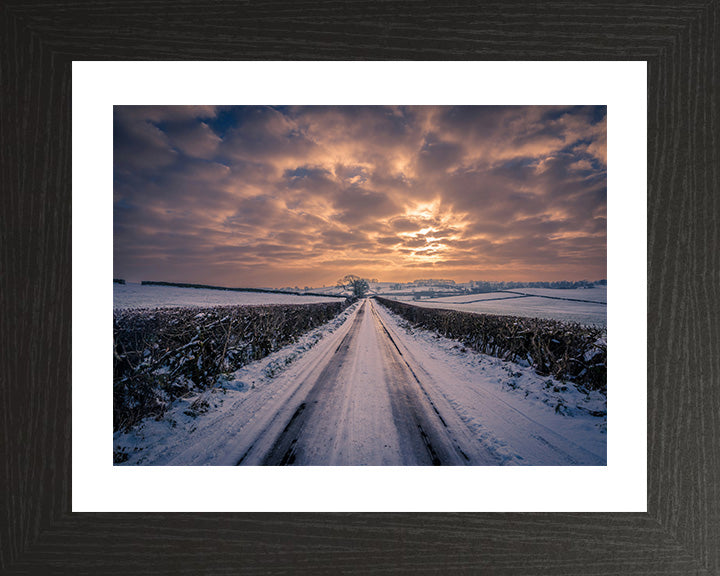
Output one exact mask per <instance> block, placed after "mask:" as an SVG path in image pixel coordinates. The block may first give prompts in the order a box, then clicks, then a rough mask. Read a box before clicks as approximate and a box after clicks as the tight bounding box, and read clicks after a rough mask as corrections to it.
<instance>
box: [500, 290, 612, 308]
mask: <svg viewBox="0 0 720 576" xmlns="http://www.w3.org/2000/svg"><path fill="white" fill-rule="evenodd" d="M511 292H523V293H524V294H536V295H538V296H551V297H553V298H576V299H578V300H593V301H595V302H603V303H605V304H607V286H593V287H592V288H578V289H571V290H557V289H553V288H515V289H513V290H511Z"/></svg>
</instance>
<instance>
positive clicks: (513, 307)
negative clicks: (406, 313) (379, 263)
mask: <svg viewBox="0 0 720 576" xmlns="http://www.w3.org/2000/svg"><path fill="white" fill-rule="evenodd" d="M513 292H515V291H513ZM516 292H524V293H527V294H530V293H535V294H538V296H520V295H519V294H512V293H509V292H489V293H485V294H467V295H463V296H451V297H448V298H430V299H422V300H412V298H410V297H398V298H395V299H396V300H402V301H404V302H409V303H411V304H414V305H416V306H424V307H427V308H447V309H450V310H460V311H462V312H477V313H480V314H501V315H507V316H525V317H529V318H549V319H553V320H561V321H563V322H577V323H579V324H585V325H592V326H602V327H605V326H607V305H606V304H605V303H604V302H606V301H607V289H606V287H596V288H589V289H582V290H553V289H549V288H519V289H517V290H516ZM540 295H542V296H550V297H552V298H543V297H541V296H540ZM387 297H389V298H392V296H390V295H387ZM554 298H576V299H578V300H593V301H595V302H597V304H596V303H594V302H578V301H572V300H564V299H563V300H556V299H554Z"/></svg>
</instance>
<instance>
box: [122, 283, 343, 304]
mask: <svg viewBox="0 0 720 576" xmlns="http://www.w3.org/2000/svg"><path fill="white" fill-rule="evenodd" d="M338 301H339V300H338V298H331V297H328V298H325V297H323V296H297V295H295V294H272V293H265V292H232V291H226V290H208V289H204V288H179V287H176V286H148V285H145V286H143V285H141V284H113V308H114V309H116V310H120V309H127V308H168V307H177V306H202V307H205V306H243V305H259V304H314V303H316V302H338Z"/></svg>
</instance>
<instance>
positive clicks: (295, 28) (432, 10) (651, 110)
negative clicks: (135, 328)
mask: <svg viewBox="0 0 720 576" xmlns="http://www.w3.org/2000/svg"><path fill="white" fill-rule="evenodd" d="M719 4H720V2H718V0H712V1H690V2H682V3H680V2H672V3H668V2H661V1H657V0H656V1H643V2H619V1H615V0H613V1H599V0H589V1H586V2H582V3H580V2H575V1H573V2H502V3H500V2H492V3H482V5H481V4H480V3H478V2H457V1H453V2H447V3H437V4H433V3H430V2H427V1H425V0H418V1H415V2H381V1H377V0H376V1H369V2H357V1H344V2H343V1H338V2H331V1H313V2H308V1H304V0H303V1H299V2H293V3H291V2H287V1H282V2H279V1H268V2H236V1H233V2H229V1H214V0H213V1H210V2H205V3H200V2H196V1H192V2H191V1H188V0H180V1H176V2H173V3H166V2H159V1H147V2H139V1H138V0H127V1H124V2H121V1H118V0H113V1H100V2H94V3H92V4H90V5H88V4H86V3H84V2H71V1H68V0H58V1H55V2H49V1H46V2H19V1H10V2H4V3H3V4H0V191H1V193H2V196H1V197H2V209H1V210H0V572H2V573H3V574H5V573H7V574H56V573H57V574H126V573H136V574H197V573H202V574H256V573H257V574H290V573H314V574H317V573H329V574H330V573H331V574H337V573H348V574H367V573H401V574H403V573H404V574H415V573H460V574H463V573H467V574H514V575H516V574H528V575H544V574H590V575H611V574H618V575H620V574H647V575H655V574H667V575H670V574H677V575H686V574H698V575H700V574H702V575H709V574H720V494H719V490H720V410H719V407H720V346H718V341H719V336H720V333H719V332H720V304H718V302H720V294H718V290H719V289H718V287H719V286H720V251H718V249H717V245H718V240H719V238H718V213H719V212H718V208H719V206H718V202H719V200H718V194H719V193H720V143H719V142H718V140H719V139H720V118H719V117H718V115H719V111H720V102H719V100H718V90H720V70H719V57H720V50H719V46H718V42H719V40H718V38H720V24H719V22H720V13H719V8H718V6H719ZM73 59H74V60H88V59H111V60H116V59H117V60H135V59H138V60H139V59H158V60H159V59H236V60H249V59H259V60H266V59H285V60H287V59H342V60H348V59H373V60H374V59H402V60H404V59H431V60H437V59H442V60H469V59H489V60H515V59H533V60H534V59H541V60H542V59H559V60H561V59H611V60H612V59H633V60H647V61H648V75H649V77H648V85H649V91H648V130H649V141H648V146H649V147H648V380H649V382H648V467H649V481H648V510H649V512H648V513H647V514H432V515H428V514H200V515H197V514H72V513H71V512H70V493H71V484H70V481H71V470H70V448H71V438H70V430H71V426H70V422H71V420H70V418H71V413H70V407H71V404H70V399H71V346H70V344H71V135H70V102H71V61H72V60H73ZM478 490H482V486H478ZM588 497H589V498H592V494H589V495H588Z"/></svg>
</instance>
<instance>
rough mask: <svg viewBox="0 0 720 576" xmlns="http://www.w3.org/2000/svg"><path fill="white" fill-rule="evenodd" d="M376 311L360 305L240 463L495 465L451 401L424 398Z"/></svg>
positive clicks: (419, 384)
mask: <svg viewBox="0 0 720 576" xmlns="http://www.w3.org/2000/svg"><path fill="white" fill-rule="evenodd" d="M375 308H376V304H375V303H374V302H372V301H370V300H366V301H365V302H363V303H362V304H361V306H360V307H359V308H358V310H357V312H356V313H355V316H354V317H353V319H352V320H351V321H350V327H349V330H348V331H347V332H346V333H345V335H344V336H343V337H342V340H340V343H339V344H338V346H337V347H336V348H335V350H334V351H333V353H332V354H331V355H330V356H329V357H328V358H326V362H325V363H324V364H323V365H322V366H319V367H318V369H319V373H317V372H314V373H313V374H311V375H310V376H309V378H308V381H307V382H306V383H305V385H304V386H303V388H307V390H308V391H307V394H304V395H303V398H302V402H300V403H299V404H297V406H296V407H295V409H294V411H292V414H291V416H290V418H289V419H287V418H280V419H277V420H276V421H275V422H274V423H273V425H271V426H270V427H268V429H266V430H264V431H263V432H262V435H261V437H260V438H258V439H257V440H256V441H255V442H254V443H253V447H252V448H251V449H250V450H248V452H247V453H246V454H244V455H243V456H242V457H241V459H240V460H239V462H238V463H242V464H265V465H288V464H297V465H386V466H392V465H432V464H435V465H443V464H445V465H452V464H455V465H457V464H496V463H497V462H496V461H495V459H494V458H493V455H492V454H491V453H490V452H488V451H487V450H486V449H484V447H483V446H482V445H481V444H479V443H478V442H475V441H474V439H473V438H472V436H471V435H470V434H469V430H468V429H467V426H465V425H463V423H462V421H461V420H460V418H459V417H458V415H457V414H455V413H454V410H452V408H451V407H450V406H449V405H448V406H442V407H441V408H443V409H444V410H443V412H444V413H445V417H443V416H442V415H441V412H440V410H439V409H438V406H437V405H436V403H437V402H438V401H442V399H441V398H436V399H435V400H433V399H432V398H431V397H430V396H429V395H428V393H427V391H426V389H425V388H424V386H423V384H422V382H421V381H420V380H419V379H418V378H417V375H416V372H415V371H414V370H413V369H412V367H411V365H410V364H409V363H408V362H407V360H406V359H405V357H404V355H403V353H402V352H401V351H400V348H399V347H398V345H397V342H396V341H395V339H394V338H393V337H392V336H391V334H390V332H389V330H388V329H387V327H386V326H385V325H384V323H383V321H382V320H381V319H380V316H379V315H378V313H377V312H376V309H375ZM298 400H299V398H298ZM296 403H297V401H296ZM283 422H287V423H286V424H285V425H284V426H283ZM270 440H271V441H270Z"/></svg>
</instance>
